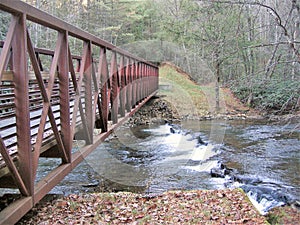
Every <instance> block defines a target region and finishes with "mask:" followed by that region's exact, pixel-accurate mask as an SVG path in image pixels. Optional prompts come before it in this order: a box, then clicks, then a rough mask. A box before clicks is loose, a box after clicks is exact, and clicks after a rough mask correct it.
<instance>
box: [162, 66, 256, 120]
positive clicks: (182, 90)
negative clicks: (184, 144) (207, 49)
mask: <svg viewBox="0 0 300 225" xmlns="http://www.w3.org/2000/svg"><path fill="white" fill-rule="evenodd" d="M159 95H160V96H162V98H163V99H165V100H166V101H168V102H170V103H171V105H172V106H173V107H174V108H175V109H176V110H177V112H178V114H179V115H181V117H183V118H185V117H189V118H207V117H224V116H226V117H230V116H231V117H233V116H234V117H247V116H254V115H256V116H258V114H257V112H255V111H254V110H251V109H250V108H248V107H246V106H245V105H243V104H242V103H241V102H240V101H239V100H238V99H237V98H235V97H234V95H233V94H232V92H231V91H230V90H229V89H228V88H221V89H220V111H218V112H217V111H216V92H215V87H214V84H207V85H198V84H196V83H195V82H194V81H193V80H192V79H191V78H190V77H189V75H188V74H186V73H184V72H183V71H181V70H179V69H178V68H176V67H175V66H173V65H171V64H163V65H162V66H161V67H160V91H159Z"/></svg>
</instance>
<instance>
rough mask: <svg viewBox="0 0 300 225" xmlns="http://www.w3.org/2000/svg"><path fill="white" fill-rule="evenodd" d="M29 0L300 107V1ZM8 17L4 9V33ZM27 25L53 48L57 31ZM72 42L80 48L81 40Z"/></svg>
mask: <svg viewBox="0 0 300 225" xmlns="http://www.w3.org/2000/svg"><path fill="white" fill-rule="evenodd" d="M25 2H27V3H29V4H31V5H33V6H35V7H37V8H39V9H41V10H43V11H46V12H48V13H50V14H52V15H54V16H57V17H59V18H61V19H63V20H64V21H67V22H68V23H71V24H73V25H75V26H77V27H80V28H82V29H83V30H86V31H88V32H90V33H92V34H94V35H96V36H98V37H100V38H102V39H104V40H106V41H108V42H111V43H113V44H114V45H117V46H119V47H121V48H124V49H126V50H128V51H130V52H132V53H134V54H136V55H138V56H140V57H143V58H145V59H147V60H150V61H153V62H163V61H170V62H172V63H174V64H176V65H177V66H179V67H181V68H182V69H183V70H185V71H186V72H188V73H190V74H191V75H192V77H193V79H194V80H195V81H197V82H199V83H210V82H215V83H216V84H217V86H219V85H226V86H230V87H231V88H232V90H233V91H234V92H235V93H236V95H237V96H238V97H240V98H241V99H242V101H244V102H245V103H247V104H249V105H251V106H255V107H258V108H260V109H263V110H267V109H272V110H277V112H284V111H289V112H290V111H295V110H297V108H299V102H300V100H299V96H300V53H299V47H300V25H299V24H300V2H299V0H243V1H242V0H240V1H238V0H224V1H222V0H219V1H218V0H25ZM9 20H10V16H9V15H6V14H5V13H1V14H0V21H1V27H0V40H4V39H5V34H6V31H7V27H6V26H5V25H4V24H6V23H7V21H9ZM28 28H29V30H30V33H31V37H32V39H33V42H34V44H35V47H40V48H52V49H53V48H54V45H55V41H56V35H57V34H56V32H54V31H52V30H50V29H46V28H43V27H42V26H40V25H38V24H34V23H28ZM69 44H70V45H71V49H72V53H73V54H76V53H77V54H81V49H82V46H80V45H81V43H80V42H78V40H76V39H74V41H70V43H69Z"/></svg>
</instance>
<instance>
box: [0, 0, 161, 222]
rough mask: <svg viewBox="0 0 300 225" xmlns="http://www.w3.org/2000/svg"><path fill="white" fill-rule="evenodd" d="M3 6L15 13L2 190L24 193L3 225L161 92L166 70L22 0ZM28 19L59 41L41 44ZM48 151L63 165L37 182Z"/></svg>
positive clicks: (1, 81)
mask: <svg viewBox="0 0 300 225" xmlns="http://www.w3.org/2000/svg"><path fill="white" fill-rule="evenodd" d="M0 10H1V11H0V13H5V14H7V15H9V16H10V22H9V23H8V24H7V33H6V36H5V40H2V41H1V42H0V153H1V155H0V190H10V188H13V189H16V190H18V192H19V193H20V195H19V196H20V198H19V199H18V200H16V201H14V202H13V203H11V204H8V205H7V206H6V207H5V208H4V209H2V210H1V212H0V224H14V223H16V222H17V221H18V220H19V219H20V218H21V217H22V216H23V215H25V214H26V213H27V212H28V211H29V210H30V209H31V208H32V207H33V206H34V205H35V204H36V203H37V202H39V201H40V200H41V199H42V198H43V197H44V196H45V195H46V194H47V193H48V192H49V191H50V190H51V189H52V188H53V187H54V186H56V185H57V184H58V183H59V182H60V181H61V180H62V179H63V178H64V177H65V176H66V175H67V174H68V173H69V172H70V171H71V170H72V169H73V168H75V167H76V166H77V165H78V164H79V163H80V162H81V161H82V160H83V159H84V158H85V157H86V156H87V155H88V154H89V153H90V152H92V151H93V150H94V149H95V148H96V147H97V146H98V145H99V144H100V143H101V142H102V141H103V140H104V139H105V138H106V137H107V136H108V135H109V134H110V133H111V132H112V131H113V130H114V129H115V128H116V127H117V126H118V125H120V124H121V123H122V122H124V121H125V120H126V119H127V118H128V117H129V116H131V115H132V114H133V113H134V112H135V111H136V110H138V109H139V108H140V107H141V106H142V105H143V104H144V103H145V102H146V101H147V100H148V99H149V98H150V97H151V96H153V95H154V94H155V93H156V91H157V89H158V68H157V67H156V66H155V65H153V64H151V63H148V62H146V61H144V60H143V59H140V58H138V57H135V56H133V55H131V54H130V53H128V52H126V51H124V50H122V49H119V48H117V47H116V46H114V45H112V44H110V43H108V42H105V41H103V40H101V39H99V38H97V37H95V36H93V35H91V34H89V33H87V32H85V31H83V30H81V29H79V28H76V27H74V26H72V25H70V24H68V23H66V22H64V21H62V20H60V19H58V18H56V17H53V16H51V15H49V14H47V13H45V12H42V11H40V10H38V9H36V8H34V7H32V6H30V5H28V4H26V3H24V2H21V1H19V0H13V1H11V0H0ZM28 24H37V25H38V26H42V27H43V28H45V29H51V30H52V31H53V32H55V33H56V37H57V40H56V44H55V47H54V48H53V49H43V48H35V47H34V44H33V41H32V37H31V35H30V32H29V31H28V28H27V27H28ZM74 40H76V41H77V42H79V43H80V46H81V48H82V54H81V55H75V54H72V50H71V47H70V42H71V41H74ZM82 46H83V47H82ZM47 67H48V68H47ZM76 140H83V141H84V143H85V145H84V146H83V147H82V148H81V149H80V150H79V149H76V148H73V143H74V142H76ZM41 157H47V158H59V159H61V164H60V165H58V166H57V167H56V168H54V169H53V170H52V171H50V172H49V173H48V175H47V176H45V177H43V178H42V179H40V180H37V178H36V174H37V170H38V167H39V159H40V158H41ZM7 188H9V189H7ZM4 192H5V191H4Z"/></svg>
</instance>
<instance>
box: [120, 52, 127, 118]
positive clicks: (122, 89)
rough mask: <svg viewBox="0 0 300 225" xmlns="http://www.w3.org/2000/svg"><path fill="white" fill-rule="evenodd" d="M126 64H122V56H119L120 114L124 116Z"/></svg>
mask: <svg viewBox="0 0 300 225" xmlns="http://www.w3.org/2000/svg"><path fill="white" fill-rule="evenodd" d="M125 73H126V66H125V65H124V56H123V55H122V56H121V60H120V69H119V76H120V78H121V87H120V92H119V93H120V115H121V116H122V117H123V116H125V111H126V108H125V106H126V89H127V88H126V80H125V79H126V74H125Z"/></svg>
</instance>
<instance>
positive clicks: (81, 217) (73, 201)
mask: <svg viewBox="0 0 300 225" xmlns="http://www.w3.org/2000/svg"><path fill="white" fill-rule="evenodd" d="M34 212H35V215H34V216H32V217H31V218H28V216H27V218H28V219H23V220H21V221H20V222H19V224H44V225H46V224H203V223H205V224H266V220H265V218H264V217H263V216H261V215H260V214H259V213H258V212H257V211H256V209H255V208H254V207H253V205H252V204H251V203H250V202H249V200H248V199H247V196H246V195H245V194H244V193H243V192H242V191H241V190H239V189H236V190H211V191H208V190H205V191H204V190H201V191H200V190H197V191H196V190H195V191H170V192H166V193H164V194H161V195H158V196H151V197H149V196H143V195H141V194H134V193H124V192H119V193H95V194H80V195H75V194H72V195H69V196H67V197H64V198H62V199H56V200H54V201H52V202H48V203H46V205H43V206H41V205H40V206H38V207H37V208H35V209H34Z"/></svg>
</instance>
